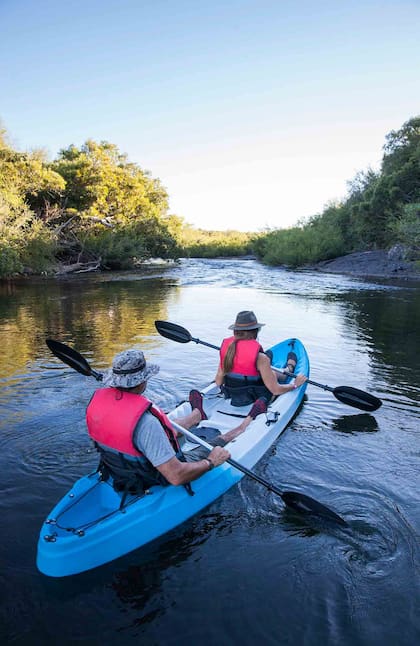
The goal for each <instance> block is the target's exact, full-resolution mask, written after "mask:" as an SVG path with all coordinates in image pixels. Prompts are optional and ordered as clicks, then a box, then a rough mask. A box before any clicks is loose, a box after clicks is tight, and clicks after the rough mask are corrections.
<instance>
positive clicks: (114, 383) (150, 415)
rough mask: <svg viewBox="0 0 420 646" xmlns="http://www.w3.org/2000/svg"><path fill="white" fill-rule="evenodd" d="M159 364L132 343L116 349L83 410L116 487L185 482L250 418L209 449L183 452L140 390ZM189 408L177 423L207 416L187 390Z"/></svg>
mask: <svg viewBox="0 0 420 646" xmlns="http://www.w3.org/2000/svg"><path fill="white" fill-rule="evenodd" d="M158 372H159V366H158V365H156V364H153V363H147V362H146V360H145V357H144V354H143V352H141V351H140V350H136V349H130V350H125V351H124V352H121V353H120V354H117V355H116V357H115V358H114V360H113V363H112V368H110V369H109V370H107V371H106V372H105V373H104V376H103V385H104V386H105V388H101V389H98V390H97V391H96V392H95V393H94V395H93V397H92V399H91V401H90V403H89V405H88V407H87V411H86V421H87V427H88V432H89V435H90V437H91V438H92V440H93V441H94V443H95V446H96V448H97V449H98V450H99V452H100V454H101V465H100V470H101V471H102V473H103V475H104V477H108V476H109V475H111V476H112V478H113V485H114V488H116V489H117V490H121V491H125V492H130V493H138V492H139V491H142V490H143V491H144V490H145V489H147V488H149V487H150V486H152V485H155V484H163V485H167V484H173V485H180V484H182V485H187V484H188V483H190V482H191V481H193V480H196V479H197V478H199V477H200V476H201V475H203V474H204V473H206V472H207V471H209V470H210V469H212V468H214V467H217V466H219V465H220V464H223V462H225V461H226V460H227V459H228V458H229V457H230V453H229V452H228V451H227V450H226V449H225V448H223V447H224V445H225V444H227V442H229V441H231V440H232V439H234V438H235V437H236V436H237V435H239V434H240V433H242V432H243V431H244V430H245V429H246V427H247V426H248V424H249V423H250V422H251V420H252V419H254V418H255V415H254V412H253V411H252V410H251V411H250V414H249V415H248V417H247V418H246V419H244V420H243V422H242V423H241V424H240V425H239V426H238V427H236V428H235V429H233V430H231V431H229V432H228V433H225V434H224V435H219V436H218V437H216V438H215V439H213V440H212V441H210V442H209V443H210V444H212V445H214V448H213V449H212V450H211V451H210V452H208V451H207V449H205V448H203V447H198V449H196V450H195V451H191V452H190V453H189V454H187V457H186V456H184V455H183V454H182V452H181V450H180V446H179V444H178V439H177V432H176V431H175V429H173V427H172V425H171V421H170V419H169V418H168V417H167V415H166V414H165V413H164V412H163V411H161V410H160V409H159V408H158V407H156V406H154V404H153V403H152V402H151V401H150V400H149V399H147V398H146V397H145V396H144V395H143V393H144V391H145V389H146V386H147V380H148V379H149V378H150V377H152V376H153V375H156V374H157V373H158ZM190 404H191V408H192V410H191V413H189V414H188V415H187V416H185V417H183V418H178V419H177V423H178V424H179V425H180V426H183V427H184V428H186V429H188V428H191V427H192V426H194V425H196V424H198V423H199V422H200V421H201V420H202V419H205V418H206V415H205V412H204V409H203V402H202V397H201V394H200V393H199V392H198V391H196V390H193V391H191V393H190Z"/></svg>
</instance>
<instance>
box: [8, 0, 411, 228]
mask: <svg viewBox="0 0 420 646" xmlns="http://www.w3.org/2000/svg"><path fill="white" fill-rule="evenodd" d="M0 24H1V38H0V119H1V121H2V125H3V126H4V127H5V128H6V130H7V132H8V134H9V137H10V139H11V142H12V144H13V145H14V146H15V147H17V148H18V149H20V150H28V149H32V148H40V147H41V148H45V149H46V150H47V151H48V153H49V156H50V158H53V157H55V156H56V154H57V152H58V151H59V150H60V149H61V148H66V147H68V146H69V145H70V144H75V145H77V146H80V145H82V144H83V143H84V141H86V140H87V139H89V138H91V139H94V140H96V141H101V140H107V141H110V142H112V143H114V144H116V145H117V146H118V148H119V149H120V150H121V152H125V153H127V154H128V157H129V160H130V161H133V162H136V163H137V164H139V165H140V167H141V168H143V169H148V170H150V171H151V173H152V176H153V177H159V178H160V180H161V181H162V183H163V185H164V186H165V187H166V189H167V191H168V193H169V197H170V212H171V213H176V214H177V215H181V216H182V217H184V218H185V220H186V221H187V222H189V223H191V224H192V225H193V226H197V227H202V228H206V229H227V228H233V229H239V230H248V231H251V230H261V229H263V228H265V227H267V226H268V227H286V226H290V225H293V224H295V223H296V222H297V220H298V219H301V218H305V217H308V216H310V215H313V214H315V213H319V212H320V211H322V209H323V207H324V206H325V204H326V203H328V202H330V201H332V200H335V199H339V198H342V197H344V196H345V194H346V190H347V181H348V180H350V179H352V178H353V177H354V175H355V174H356V172H357V171H360V170H367V168H368V167H369V166H371V167H373V168H376V167H377V166H378V164H379V162H380V159H381V157H382V146H383V144H384V141H385V135H386V134H387V133H388V132H389V131H390V130H393V129H398V128H399V127H400V126H401V125H402V124H403V123H404V122H405V121H407V120H408V119H409V118H411V117H413V116H416V115H418V114H420V0H348V1H347V0H318V1H310V0H290V1H289V0H277V1H274V0H255V1H250V0H211V1H210V0H148V1H146V0H65V1H63V0H61V1H60V0H58V1H57V0H36V1H35V0H0Z"/></svg>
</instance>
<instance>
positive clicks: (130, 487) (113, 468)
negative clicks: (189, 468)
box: [95, 442, 168, 508]
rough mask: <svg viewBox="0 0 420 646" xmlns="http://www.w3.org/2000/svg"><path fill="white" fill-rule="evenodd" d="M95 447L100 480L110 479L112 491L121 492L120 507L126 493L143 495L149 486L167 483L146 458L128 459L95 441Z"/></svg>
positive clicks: (122, 504)
mask: <svg viewBox="0 0 420 646" xmlns="http://www.w3.org/2000/svg"><path fill="white" fill-rule="evenodd" d="M95 448H96V449H97V451H98V452H99V455H100V462H99V466H98V472H99V473H100V474H101V478H102V480H104V481H105V482H106V481H108V480H112V486H113V488H114V491H116V492H118V493H122V494H123V496H122V499H121V505H120V507H121V508H122V507H123V506H124V503H125V499H126V497H127V495H128V494H131V495H143V494H144V493H145V491H147V490H148V489H150V487H153V486H156V485H167V484H168V483H167V481H166V480H165V479H164V478H163V476H161V475H160V473H159V471H157V469H155V468H154V467H153V466H152V464H151V463H150V462H149V460H147V459H146V458H134V459H128V458H127V457H126V456H125V455H124V454H123V453H119V452H117V451H113V450H110V449H108V448H104V447H103V446H101V445H100V444H98V443H97V442H95Z"/></svg>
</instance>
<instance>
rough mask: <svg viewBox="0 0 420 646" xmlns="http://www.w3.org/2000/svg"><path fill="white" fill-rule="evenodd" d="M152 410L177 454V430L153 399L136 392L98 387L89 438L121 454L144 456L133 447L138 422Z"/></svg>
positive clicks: (89, 411)
mask: <svg viewBox="0 0 420 646" xmlns="http://www.w3.org/2000/svg"><path fill="white" fill-rule="evenodd" d="M147 411H149V412H150V413H152V415H154V416H155V417H156V418H157V419H158V420H159V422H160V423H161V425H162V427H163V429H164V431H165V433H166V435H167V436H168V440H169V442H170V443H171V446H172V448H173V449H174V451H175V453H177V452H178V451H179V444H178V440H177V439H176V431H175V430H174V429H173V428H172V425H171V421H170V419H169V418H168V416H167V415H165V413H164V412H163V411H161V410H159V409H158V408H155V407H154V406H153V404H152V402H151V401H150V400H149V399H147V397H143V395H136V394H134V393H127V392H124V391H121V390H118V389H117V388H102V389H100V390H97V391H96V392H95V393H94V395H93V397H92V399H91V401H90V403H89V405H88V407H87V409H86V423H87V427H88V432H89V435H90V437H91V438H92V439H93V440H94V441H95V442H98V443H99V444H101V445H102V446H105V447H109V448H111V449H114V450H115V451H118V452H120V453H126V454H127V455H131V456H135V457H142V456H143V453H141V452H140V451H138V449H137V448H136V447H135V446H134V442H133V433H134V430H135V428H136V425H137V422H138V421H139V420H140V418H141V417H142V416H143V415H144V414H145V413H146V412H147Z"/></svg>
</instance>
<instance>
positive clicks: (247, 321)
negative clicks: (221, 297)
mask: <svg viewBox="0 0 420 646" xmlns="http://www.w3.org/2000/svg"><path fill="white" fill-rule="evenodd" d="M263 325H265V323H258V321H257V317H256V316H255V314H254V312H251V311H250V310H245V311H244V312H239V314H238V315H237V316H236V321H235V323H233V325H229V330H257V329H258V330H259V329H260V328H262V326H263Z"/></svg>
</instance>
